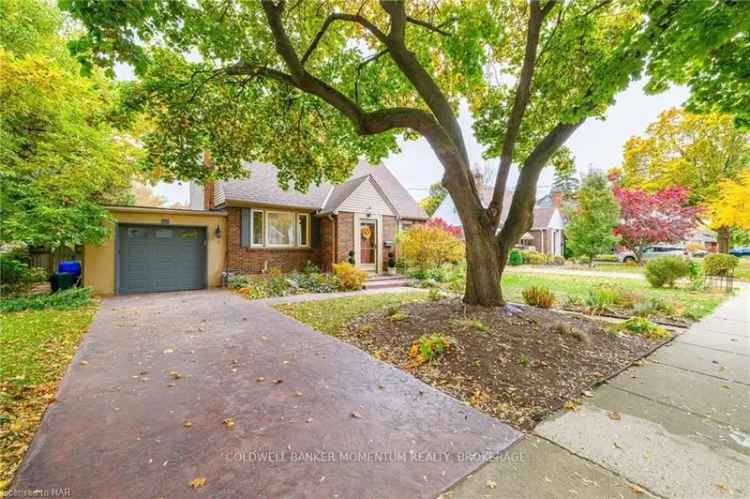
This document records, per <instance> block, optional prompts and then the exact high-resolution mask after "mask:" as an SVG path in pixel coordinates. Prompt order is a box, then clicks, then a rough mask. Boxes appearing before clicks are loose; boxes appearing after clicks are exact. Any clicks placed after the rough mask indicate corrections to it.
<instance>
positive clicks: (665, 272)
mask: <svg viewBox="0 0 750 499" xmlns="http://www.w3.org/2000/svg"><path fill="white" fill-rule="evenodd" d="M688 271H689V265H688V261H687V260H685V259H684V258H682V257H680V256H661V257H659V258H654V259H653V260H649V262H648V263H647V264H646V280H647V281H648V282H649V284H651V286H653V287H655V288H661V287H663V286H664V285H667V286H669V287H670V288H671V287H674V283H675V281H676V280H677V279H679V278H681V277H685V276H686V275H688Z"/></svg>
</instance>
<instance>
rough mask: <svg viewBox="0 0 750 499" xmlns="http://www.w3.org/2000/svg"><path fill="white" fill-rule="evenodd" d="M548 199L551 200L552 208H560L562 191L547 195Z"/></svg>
mask: <svg viewBox="0 0 750 499" xmlns="http://www.w3.org/2000/svg"><path fill="white" fill-rule="evenodd" d="M549 195H550V199H551V200H552V206H554V207H555V208H560V207H562V202H563V192H562V191H552V192H550V193H549Z"/></svg>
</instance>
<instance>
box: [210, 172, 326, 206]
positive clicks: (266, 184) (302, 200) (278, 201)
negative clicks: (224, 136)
mask: <svg viewBox="0 0 750 499" xmlns="http://www.w3.org/2000/svg"><path fill="white" fill-rule="evenodd" d="M245 168H246V169H247V170H249V171H250V175H249V176H248V177H247V178H244V179H238V180H229V181H223V182H217V183H216V190H215V194H214V203H215V204H216V205H217V206H218V205H221V204H224V203H226V204H231V203H232V202H233V201H235V202H237V201H239V202H252V203H258V204H270V205H279V206H294V207H298V208H310V209H318V208H320V207H321V206H323V202H324V201H325V199H326V196H327V195H328V193H329V192H330V190H331V185H330V184H321V185H319V186H317V185H311V186H310V188H309V189H308V190H307V192H305V193H302V192H299V191H298V190H296V189H295V188H294V184H293V183H292V184H291V185H290V186H289V189H288V190H286V191H285V190H284V189H282V188H281V187H280V186H279V181H278V179H277V175H278V170H277V169H276V167H275V166H274V165H271V164H268V163H247V164H245Z"/></svg>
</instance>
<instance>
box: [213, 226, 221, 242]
mask: <svg viewBox="0 0 750 499" xmlns="http://www.w3.org/2000/svg"><path fill="white" fill-rule="evenodd" d="M214 234H216V239H221V227H219V226H218V225H217V226H216V230H215V231H214Z"/></svg>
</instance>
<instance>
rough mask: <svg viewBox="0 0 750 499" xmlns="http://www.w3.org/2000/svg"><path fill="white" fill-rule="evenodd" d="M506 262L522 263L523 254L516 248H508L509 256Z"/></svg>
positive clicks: (514, 264) (512, 263)
mask: <svg viewBox="0 0 750 499" xmlns="http://www.w3.org/2000/svg"><path fill="white" fill-rule="evenodd" d="M508 263H509V264H511V265H513V266H514V267H515V266H516V265H521V264H522V263H523V255H522V254H521V252H520V251H519V250H517V249H513V250H510V256H509V257H508Z"/></svg>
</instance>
